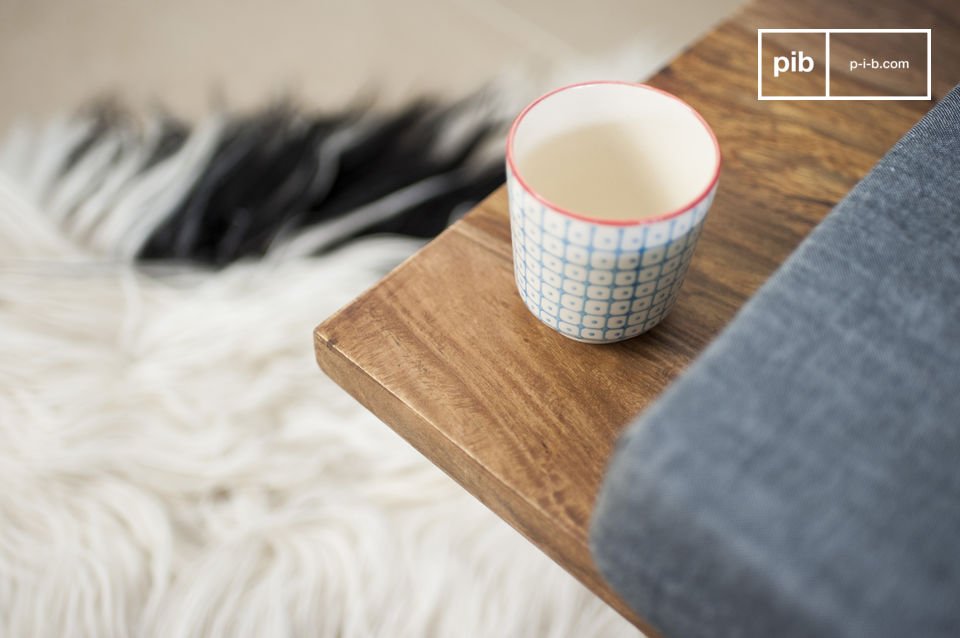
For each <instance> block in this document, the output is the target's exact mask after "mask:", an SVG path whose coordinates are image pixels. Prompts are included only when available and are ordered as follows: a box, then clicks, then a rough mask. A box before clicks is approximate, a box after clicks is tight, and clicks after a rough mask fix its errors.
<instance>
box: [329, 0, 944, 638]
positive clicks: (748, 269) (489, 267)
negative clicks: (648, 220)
mask: <svg viewBox="0 0 960 638" xmlns="http://www.w3.org/2000/svg"><path fill="white" fill-rule="evenodd" d="M951 2H953V0H922V1H920V2H911V3H902V2H897V1H896V0H880V1H876V0H848V1H841V0H814V1H809V2H807V1H805V2H794V1H793V0H769V1H765V2H764V1H761V2H757V3H754V4H752V5H750V6H748V7H746V8H745V9H744V10H742V11H741V12H740V13H739V14H737V15H736V16H734V17H733V18H732V19H730V20H728V21H727V22H725V23H724V24H722V25H721V26H719V27H718V28H717V29H715V30H714V31H713V32H712V33H710V34H709V35H708V36H707V37H706V38H704V39H703V40H701V41H700V42H699V43H698V44H696V45H695V46H694V47H692V48H691V49H690V50H688V51H687V52H686V53H684V54H683V55H681V56H680V57H679V58H678V59H677V60H675V61H674V62H673V63H672V64H670V65H669V66H668V67H667V68H665V69H664V70H663V71H661V72H660V73H659V74H658V75H656V77H654V78H653V79H652V80H651V81H650V83H651V84H653V85H654V86H657V87H660V88H663V89H665V90H667V91H670V92H672V93H675V94H677V95H679V96H681V97H682V98H684V99H685V100H687V101H688V102H689V103H690V104H692V105H693V106H694V107H695V108H697V109H698V110H699V111H700V112H701V113H702V114H703V115H704V117H706V119H707V120H708V121H709V122H710V123H711V125H712V126H713V128H714V130H715V131H716V133H717V135H718V137H719V139H720V143H721V146H722V149H723V153H724V160H725V165H724V169H723V173H722V176H721V179H720V189H719V192H718V194H717V198H716V201H715V204H714V207H713V209H712V211H711V213H710V216H709V217H708V219H707V224H706V229H705V232H704V235H703V237H702V238H701V240H700V244H699V247H698V250H697V254H696V256H695V258H694V261H693V264H692V267H691V270H690V272H689V274H688V277H687V281H686V284H685V286H684V289H683V292H682V293H681V296H680V299H679V302H678V304H677V306H676V307H675V309H674V310H673V313H672V314H671V315H670V317H669V318H668V319H667V320H666V321H665V322H664V323H663V324H662V325H661V326H659V327H657V328H656V329H654V330H653V331H652V332H650V333H648V334H646V335H643V336H641V337H639V338H637V339H633V340H630V341H627V342H624V343H620V344H616V345H610V346H591V345H585V344H581V343H577V342H574V341H570V340H568V339H565V338H563V337H561V336H559V335H558V334H556V333H554V332H553V331H551V330H550V329H548V328H546V327H545V326H544V325H543V324H541V323H540V322H539V321H537V320H536V319H534V318H533V317H532V316H531V315H530V313H529V312H528V311H527V310H526V308H525V307H524V306H523V303H522V302H521V300H520V297H519V295H518V294H517V292H516V288H515V286H514V281H513V272H512V262H511V251H510V231H509V224H508V215H507V199H506V194H505V192H504V190H503V189H502V188H501V189H500V190H499V191H497V192H495V193H494V194H493V195H491V196H490V197H489V198H488V199H486V200H485V201H484V202H483V203H481V204H480V205H479V206H478V207H477V208H476V209H475V210H474V211H473V212H471V213H470V214H469V215H467V216H466V218H464V219H463V220H462V221H460V222H458V223H456V224H455V225H453V226H452V227H451V228H449V229H448V230H447V231H446V232H444V233H443V234H442V235H440V236H439V237H438V238H437V239H436V240H434V241H433V242H431V243H430V244H429V245H427V246H426V247H425V248H424V249H423V250H421V251H420V252H419V253H417V254H416V255H415V256H414V257H413V258H411V259H410V260H408V261H407V262H405V263H404V264H402V265H401V266H400V267H399V268H397V269H396V270H395V271H393V272H392V273H390V274H389V275H388V276H387V277H386V278H385V279H383V281H381V282H380V283H378V284H377V285H376V286H374V287H373V288H372V289H370V290H368V291H367V292H365V293H364V294H363V295H361V296H360V297H359V298H358V299H356V300H355V301H354V302H352V303H351V304H349V305H348V306H347V307H345V308H343V309H342V310H341V311H339V312H338V313H337V314H335V315H334V316H332V317H331V318H329V319H328V320H327V321H325V322H324V323H323V324H321V325H320V326H319V327H318V328H317V329H316V333H315V340H316V356H317V361H318V363H319V364H320V367H321V368H323V370H324V371H325V372H326V373H327V374H329V375H330V376H331V377H332V378H333V379H334V380H335V381H336V382H337V383H339V384H340V385H341V386H343V387H344V388H346V389H347V391H349V392H350V393H351V394H352V395H353V396H354V397H356V399H357V400H358V401H360V402H361V403H362V404H363V405H365V406H366V407H367V408H368V409H370V410H371V411H372V412H374V413H375V414H376V415H377V416H379V417H380V418H381V419H382V420H383V421H384V422H386V423H387V424H388V425H390V426H391V427H392V428H394V429H395V430H396V431H397V432H399V433H400V435H402V436H403V437H404V438H405V439H407V440H408V441H409V442H410V443H411V444H412V445H414V446H415V447H416V448H417V449H418V450H419V451H420V452H421V453H423V454H424V455H425V456H426V457H428V458H429V459H430V460H431V461H433V462H434V463H436V464H437V465H438V466H439V467H441V468H442V469H443V470H444V471H446V472H447V473H448V474H449V475H450V476H451V477H453V478H454V479H455V480H456V481H458V482H459V483H460V484H461V485H462V486H463V487H464V488H466V489H467V490H469V491H470V492H471V493H472V494H474V495H475V496H476V497H477V498H479V499H480V500H481V501H482V502H483V503H485V504H486V505H487V506H488V507H489V508H490V509H492V510H493V511H494V512H496V513H497V514H499V515H500V516H501V517H503V518H504V519H505V520H507V521H508V522H509V523H510V524H511V525H513V526H514V527H515V528H516V529H517V530H519V531H520V533H522V534H523V535H524V536H526V537H527V538H528V539H529V540H530V541H531V542H533V543H534V544H536V545H537V546H538V547H540V548H541V549H542V550H543V551H544V552H546V553H547V554H548V555H549V556H550V557H551V558H553V559H554V560H555V561H557V562H558V563H560V564H561V565H562V566H563V567H565V568H566V569H567V570H569V571H570V572H571V573H572V574H573V575H574V576H576V577H577V578H578V579H580V580H581V581H582V582H583V583H584V584H585V585H586V586H587V587H589V588H590V589H591V590H593V591H594V592H596V593H597V595H599V596H600V597H602V598H603V599H604V600H605V601H607V602H608V603H609V604H610V605H612V606H613V607H615V608H616V609H617V610H619V611H620V612H621V613H622V614H623V615H624V616H626V617H627V618H628V619H630V620H631V621H632V622H634V623H635V624H636V625H637V626H639V627H641V628H642V629H644V630H646V631H648V632H651V633H652V631H653V630H652V628H651V627H649V625H647V624H646V623H645V622H644V621H643V620H642V619H641V618H640V617H638V616H637V615H636V614H634V613H633V612H632V611H631V610H629V609H628V608H627V607H626V605H624V604H623V602H622V601H621V600H620V599H619V598H618V597H617V595H616V594H615V593H614V592H613V591H611V590H610V589H609V588H608V586H607V585H606V584H605V583H604V581H603V580H602V579H601V578H600V576H599V574H598V573H597V571H596V570H595V568H594V566H593V562H592V560H591V557H590V552H589V549H588V546H587V536H588V526H589V520H590V513H591V509H592V506H593V501H594V497H595V495H596V493H597V490H598V488H599V485H600V482H601V479H602V476H603V471H604V467H605V464H606V462H607V459H608V457H609V456H610V452H611V449H612V447H613V445H614V443H615V441H616V438H617V435H618V434H619V432H620V431H621V429H622V428H623V427H624V425H625V424H627V423H628V422H629V421H630V420H631V419H632V418H633V417H634V416H635V415H636V414H637V413H639V412H640V411H642V410H643V409H644V408H645V407H646V406H648V405H649V404H650V403H651V402H652V401H653V400H654V399H656V397H657V396H658V395H659V394H660V393H661V392H662V391H663V389H664V388H665V387H666V386H667V384H669V383H670V381H671V380H673V379H674V378H675V377H676V376H677V375H678V374H679V373H680V372H681V371H682V370H683V369H684V367H686V366H687V364H688V363H689V362H690V361H691V360H692V359H693V358H694V357H696V356H697V354H698V353H699V352H700V351H701V350H702V349H703V348H704V347H705V346H706V345H707V343H708V342H709V341H710V340H711V338H712V337H713V336H714V335H716V334H717V332H718V331H719V330H720V329H721V328H723V326H724V325H725V324H726V323H727V322H728V321H729V320H730V319H731V317H732V316H733V315H734V313H735V312H736V311H737V309H738V308H739V307H740V306H741V305H742V304H743V302H744V301H745V300H746V299H747V298H748V297H749V296H750V295H751V294H752V293H753V292H754V291H755V290H756V289H757V287H758V286H760V284H761V283H763V281H764V280H765V279H766V278H767V277H768V276H769V275H770V273H771V272H772V271H773V270H774V269H776V267H777V266H778V265H779V264H780V263H781V262H782V261H783V260H784V258H785V257H786V256H787V255H788V254H789V253H790V252H791V251H792V250H793V248H794V247H795V246H796V245H797V244H798V243H799V242H800V240H801V239H802V238H803V237H804V236H805V235H806V234H807V233H808V232H809V231H810V230H811V228H813V226H814V225H816V224H817V222H819V221H820V219H821V218H823V216H824V215H825V214H826V213H827V212H828V211H829V210H830V208H831V207H832V206H833V205H834V204H835V203H836V202H837V201H838V200H839V199H840V198H841V197H843V195H844V194H845V193H846V192H847V191H848V190H849V189H850V188H851V187H852V186H853V185H854V184H855V183H856V182H857V181H858V180H859V179H860V178H861V177H862V176H863V175H864V174H865V173H866V172H867V170H868V169H869V168H870V167H871V166H872V165H873V163H874V162H875V161H876V160H877V159H878V158H879V157H880V156H881V155H882V154H883V153H884V152H885V151H886V150H887V149H888V148H889V147H890V146H891V145H892V144H893V143H894V142H895V141H896V140H897V139H898V138H899V137H900V136H901V135H902V134H903V133H904V132H905V131H906V130H907V129H908V128H909V127H910V126H911V125H912V124H913V123H914V122H915V121H916V120H918V119H919V118H920V116H921V115H922V114H923V113H925V112H926V111H927V110H928V109H929V108H930V106H931V104H930V103H929V102H787V101H784V102H781V101H758V100H757V29H758V28H760V27H765V28H769V27H778V28H789V27H794V28H816V27H821V28H827V27H829V28H844V27H847V28H856V27H890V28H908V27H914V28H927V27H933V28H934V34H935V35H934V56H933V59H934V66H933V70H934V75H933V77H934V82H933V88H934V97H936V96H938V95H943V94H944V93H946V92H947V91H948V90H949V89H950V88H951V87H952V85H953V83H954V81H956V80H957V79H960V78H958V76H957V75H956V71H957V70H958V61H960V37H958V36H960V26H958V22H957V21H956V16H957V13H958V11H957V9H956V8H955V7H954V5H952V4H951ZM835 64H837V62H835ZM951 73H953V75H951ZM877 88H878V90H882V89H883V88H884V87H882V86H881V87H877ZM641 611H642V610H641Z"/></svg>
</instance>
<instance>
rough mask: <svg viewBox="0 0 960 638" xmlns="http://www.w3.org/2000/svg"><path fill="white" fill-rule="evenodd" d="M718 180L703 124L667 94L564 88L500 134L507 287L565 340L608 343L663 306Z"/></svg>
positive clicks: (623, 85)
mask: <svg viewBox="0 0 960 638" xmlns="http://www.w3.org/2000/svg"><path fill="white" fill-rule="evenodd" d="M719 176H720V146H719V144H718V143H717V139H716V136H714V134H713V131H711V130H710V127H709V125H707V123H706V121H705V120H704V119H703V117H701V116H700V114H699V113H697V112H696V111H695V110H694V109H693V108H692V107H690V106H689V105H688V104H686V103H685V102H683V101H682V100H680V99H679V98H677V97H676V96H673V95H671V94H669V93H666V92H664V91H661V90H659V89H655V88H653V87H650V86H646V85H643V84H633V83H629V82H612V81H610V82H608V81H603V82H586V83H582V84H574V85H571V86H565V87H562V88H559V89H556V90H554V91H551V92H550V93H547V94H546V95H544V96H543V97H541V98H539V99H538V100H536V101H534V102H533V103H532V104H530V105H529V106H527V108H525V109H524V110H523V111H522V112H521V113H520V115H519V116H517V119H516V120H515V121H514V123H513V126H512V128H511V129H510V134H509V136H508V138H507V188H508V197H509V200H510V227H511V234H512V239H513V262H514V274H515V276H516V281H517V288H518V289H519V291H520V296H521V297H522V298H523V301H524V303H525V304H526V306H527V308H529V309H530V312H532V313H533V314H534V316H536V317H537V318H538V319H540V321H542V322H543V323H545V324H546V325H548V326H550V327H551V328H553V329H554V330H557V331H558V332H560V334H563V335H565V336H567V337H570V338H571V339H576V340H577V341H585V342H588V343H613V342H615V341H622V340H624V339H629V338H630V337H635V336H637V335H639V334H640V333H642V332H645V331H647V330H650V329H651V328H653V327H654V326H656V325H657V324H658V323H660V321H662V320H663V318H664V317H665V316H666V315H667V313H668V312H669V311H670V309H671V307H672V306H673V304H674V302H675V301H676V299H677V295H678V293H679V292H680V286H681V284H682V283H683V277H684V274H685V273H686V270H687V267H688V266H689V264H690V260H691V258H692V256H693V250H694V247H695V246H696V243H697V238H698V237H699V236H700V230H701V228H702V226H703V221H704V218H705V216H706V214H707V210H708V209H709V208H710V204H711V203H712V201H713V195H714V193H715V192H716V188H717V182H718V179H719Z"/></svg>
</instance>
